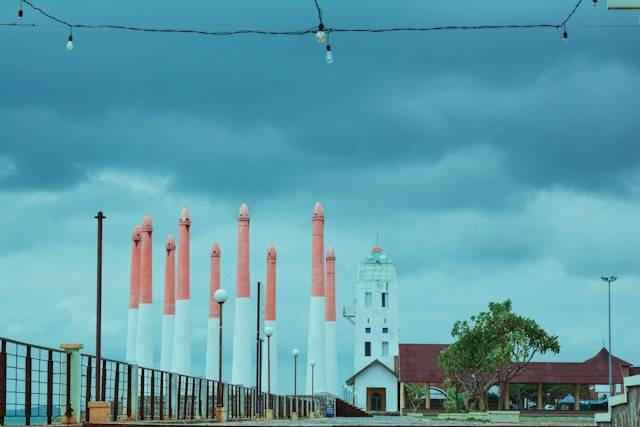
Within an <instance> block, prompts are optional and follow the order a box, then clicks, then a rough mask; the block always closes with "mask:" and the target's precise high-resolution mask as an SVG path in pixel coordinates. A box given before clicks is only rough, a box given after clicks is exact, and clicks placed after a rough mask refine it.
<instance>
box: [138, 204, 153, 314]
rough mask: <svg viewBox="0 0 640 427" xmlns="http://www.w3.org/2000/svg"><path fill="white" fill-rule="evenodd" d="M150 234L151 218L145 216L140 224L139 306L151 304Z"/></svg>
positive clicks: (151, 244) (151, 228)
mask: <svg viewBox="0 0 640 427" xmlns="http://www.w3.org/2000/svg"><path fill="white" fill-rule="evenodd" d="M152 233H153V225H152V224H151V217H150V216H149V215H147V216H145V217H144V222H143V224H142V239H141V241H140V242H141V243H140V246H141V247H140V304H151V303H152V302H153V285H152V270H153V268H152V266H153V264H152V251H151V249H152V247H153V241H152V239H151V234H152Z"/></svg>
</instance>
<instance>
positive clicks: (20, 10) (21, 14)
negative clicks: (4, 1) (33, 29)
mask: <svg viewBox="0 0 640 427" xmlns="http://www.w3.org/2000/svg"><path fill="white" fill-rule="evenodd" d="M23 15H24V12H23V11H22V0H20V9H18V19H22V16H23Z"/></svg>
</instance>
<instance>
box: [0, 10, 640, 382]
mask: <svg viewBox="0 0 640 427" xmlns="http://www.w3.org/2000/svg"><path fill="white" fill-rule="evenodd" d="M35 4H37V5H39V6H40V7H42V8H44V9H45V10H47V11H48V12H50V13H53V14H55V15H57V16H61V17H64V18H65V19H68V20H69V21H71V22H74V23H94V24H97V23H114V24H122V25H139V26H162V27H195V28H203V29H227V28H244V27H259V28H287V29H300V28H303V29H304V28H310V27H313V26H315V25H317V17H316V12H315V8H314V6H313V2H312V1H296V2H293V1H281V0H272V1H254V0H236V1H226V2H222V1H218V2H203V1H184V2H180V3H179V4H178V3H175V2H152V1H149V0H143V1H139V2H135V3H132V2H124V1H115V2H114V1H108V2H107V1H103V0H98V1H92V2H90V3H87V2H83V1H79V0H68V1H64V2H60V1H53V0H36V1H35ZM320 4H321V6H322V7H323V10H324V18H325V23H326V25H327V26H329V27H332V26H333V27H363V26H368V27H377V26H385V27H390V26H428V25H458V24H459V25H478V24H511V23H518V24H526V23H532V22H536V23H537V22H551V23H556V22H561V21H562V19H563V18H564V16H566V15H567V13H568V12H569V11H570V10H571V8H572V7H573V6H574V4H575V2H574V1H573V0H552V1H551V0H539V1H527V2H513V1H508V0H487V1H483V2H478V1H475V0H459V1H455V2H452V1H447V0H432V1H429V2H424V1H418V0H408V1H404V2H402V4H401V5H400V4H398V3H397V2H380V1H364V0H355V1H350V2H340V1H336V0H320ZM18 5H19V2H18V1H17V0H15V1H7V0H5V1H2V2H0V22H14V21H15V19H16V18H15V17H16V12H17V8H18ZM24 10H25V17H24V21H25V22H27V23H31V22H37V23H47V24H50V22H49V21H46V20H45V19H44V18H42V17H40V16H37V15H36V13H35V12H34V11H33V10H31V9H30V8H29V7H26V6H25V7H24ZM639 16H640V13H638V12H619V11H617V12H614V11H607V9H606V5H605V2H604V1H600V2H599V3H598V6H597V7H596V8H593V7H592V6H591V2H590V1H586V0H585V1H584V2H583V4H582V5H581V6H580V7H579V8H578V10H577V12H576V14H575V16H574V18H573V20H572V21H571V23H570V24H569V26H568V28H567V30H568V33H569V40H568V42H563V40H562V30H556V29H545V30H526V31H525V30H500V31H475V32H454V31H444V32H431V33H395V34H345V33H333V34H330V42H331V45H332V47H333V52H334V57H335V62H334V63H333V64H331V65H327V64H325V63H324V48H323V46H321V45H318V44H317V43H316V42H315V40H314V39H313V35H306V36H300V37H276V36H237V37H229V38H213V37H203V36H194V35H176V34H169V35H167V34H148V33H130V32H122V31H105V30H82V29H76V30H74V34H73V35H74V45H75V48H74V49H73V51H70V52H69V51H67V50H66V49H65V44H66V41H67V36H68V30H67V29H65V28H61V27H55V26H52V27H44V28H38V29H34V28H11V27H0V55H1V57H2V66H1V67H0V88H1V93H2V96H0V218H1V219H2V221H0V235H1V236H2V245H0V272H1V275H2V276H1V280H0V313H2V316H0V336H3V337H7V338H12V339H17V340H21V341H27V342H32V343H36V344H41V345H47V346H54V347H57V346H58V345H59V344H60V343H63V342H81V343H84V345H85V348H86V351H88V352H93V350H94V347H95V346H94V343H95V341H94V339H95V338H94V328H95V298H96V297H95V283H96V255H95V251H96V221H95V220H94V219H93V217H94V215H95V214H96V212H97V211H98V210H99V209H102V210H103V211H104V212H105V214H106V216H107V219H106V220H105V224H104V270H103V271H104V276H103V290H104V295H103V304H104V305H103V354H104V355H105V356H107V357H111V358H115V359H121V360H123V359H124V357H125V339H126V318H127V317H126V316H127V308H128V296H129V264H130V245H131V240H130V237H131V230H132V228H133V226H134V225H136V224H139V223H141V221H142V219H143V217H144V215H146V214H149V215H151V216H152V218H153V223H154V234H153V238H154V246H153V250H154V260H153V269H154V270H153V271H154V276H153V292H154V295H153V298H154V313H155V316H156V319H157V325H158V329H157V331H156V337H155V338H156V339H155V346H156V348H155V349H156V360H158V361H159V348H160V322H161V319H160V318H161V308H162V289H163V272H164V265H163V262H164V261H163V256H162V251H163V245H164V240H165V238H166V237H167V235H169V234H173V235H174V236H176V237H177V232H178V217H179V215H180V211H181V210H182V208H183V207H187V208H188V209H189V212H190V213H191V218H192V226H191V236H192V240H191V295H192V306H191V307H192V312H191V325H192V328H193V335H192V341H191V342H192V353H193V358H192V365H193V371H194V372H193V373H194V374H203V373H204V353H205V339H206V319H207V304H208V287H209V262H210V258H209V251H210V249H211V246H212V244H213V242H219V244H220V247H221V251H222V258H221V269H222V286H223V287H224V288H226V289H227V290H228V291H229V293H230V300H229V304H227V305H226V306H225V316H226V317H225V319H229V320H228V321H226V322H225V327H226V330H225V345H224V346H225V348H226V349H227V350H228V351H227V353H226V354H225V360H224V366H225V371H226V372H227V373H228V374H230V372H231V369H230V366H231V348H232V347H231V336H232V333H231V332H232V326H233V306H234V303H233V299H234V298H233V296H234V294H235V268H236V257H235V253H236V251H237V241H236V231H237V228H236V215H237V211H238V208H239V207H240V204H241V203H242V202H246V203H247V204H248V206H249V210H250V213H251V255H250V256H251V282H252V284H253V286H254V289H255V282H256V281H258V280H262V281H264V279H265V272H266V249H267V246H268V245H269V244H270V243H273V244H274V245H275V246H276V248H277V253H278V260H277V263H278V264H277V266H278V296H277V303H278V318H279V322H280V324H281V327H280V329H279V346H280V349H279V355H278V362H279V364H280V366H281V367H280V369H279V375H280V378H279V381H280V383H281V384H282V385H283V387H285V389H286V388H287V387H290V386H291V381H292V380H291V375H289V374H290V372H289V369H290V368H291V356H290V351H291V349H292V348H293V347H299V348H300V349H301V351H302V361H303V362H304V361H305V356H306V349H305V347H306V341H307V340H306V332H307V317H308V309H309V291H310V286H311V285H310V280H311V214H312V210H313V206H314V204H315V202H316V201H320V202H321V203H322V204H323V206H324V212H325V216H326V221H325V242H326V244H327V245H329V244H330V245H333V246H334V248H335V253H336V258H337V259H336V282H337V305H338V312H339V313H340V312H341V307H343V306H348V305H350V303H351V301H352V299H353V297H354V289H355V284H356V270H357V264H358V262H360V261H361V260H362V259H364V257H365V256H366V255H367V254H368V253H369V251H370V249H371V247H372V246H374V245H375V242H376V235H379V241H380V246H382V247H383V248H384V250H385V252H386V253H387V255H388V256H389V257H390V258H391V259H392V260H393V261H394V262H395V264H396V268H397V274H398V287H399V289H400V295H399V298H400V300H399V304H400V313H401V315H400V325H399V328H400V340H401V342H404V343H448V342H451V336H450V332H451V327H452V325H453V323H454V322H455V321H456V320H461V319H467V318H469V317H470V316H471V315H473V314H475V313H477V312H479V311H481V310H484V309H486V307H487V304H488V303H489V302H490V301H502V300H505V299H511V300H512V301H513V308H514V311H516V312H517V313H520V314H523V315H526V316H529V317H531V318H533V319H535V320H536V321H538V322H539V324H540V325H541V326H542V327H543V328H545V329H546V330H547V331H548V332H549V333H551V334H554V335H558V337H559V341H560V344H561V352H560V354H559V355H557V356H548V355H545V356H543V357H539V358H537V359H538V360H558V361H581V360H584V359H587V358H589V357H591V356H592V355H594V354H595V353H596V352H597V351H598V350H599V349H600V348H601V347H602V345H603V342H604V340H605V339H606V337H607V288H606V284H604V283H603V282H602V281H601V280H600V276H602V275H610V274H615V275H617V276H618V277H619V279H618V281H617V282H615V284H614V285H613V287H612V291H611V298H612V329H613V344H612V345H613V352H614V354H616V355H617V356H619V357H621V358H623V359H626V360H628V361H630V362H632V363H635V364H638V363H640V355H639V354H638V349H639V347H638V343H639V342H640V330H639V329H638V328H637V327H634V326H633V325H637V324H638V323H639V322H640V311H638V301H639V300H640V286H639V285H640V263H639V261H640V254H639V253H638V250H637V242H638V241H640V227H638V219H639V218H640V199H639V195H640V184H639V182H640V181H639V180H640V146H639V145H638V134H639V131H640V109H638V107H637V102H638V99H639V95H640V80H639V79H638V78H637V76H638V73H639V72H640V38H639V37H640V36H639V34H640V33H639V32H640V26H639V25H638V18H639ZM609 24H616V25H628V26H629V27H625V28H614V29H611V28H584V27H585V26H594V25H609ZM254 295H255V292H254ZM337 328H338V331H339V333H338V340H339V346H338V348H339V350H340V352H339V380H340V382H343V381H344V380H345V379H346V378H348V377H349V376H350V375H351V374H352V368H353V366H352V363H353V362H352V361H353V358H352V348H353V329H352V328H353V326H352V325H351V324H350V323H349V322H348V321H346V320H345V319H344V318H339V319H338V323H337ZM226 377H227V375H225V378H226Z"/></svg>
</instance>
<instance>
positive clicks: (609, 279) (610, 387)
mask: <svg viewBox="0 0 640 427" xmlns="http://www.w3.org/2000/svg"><path fill="white" fill-rule="evenodd" d="M601 279H602V280H603V281H605V282H607V284H608V285H609V397H611V396H613V380H612V375H611V284H612V283H613V282H615V281H616V280H618V278H617V277H616V276H609V277H606V276H602V277H601Z"/></svg>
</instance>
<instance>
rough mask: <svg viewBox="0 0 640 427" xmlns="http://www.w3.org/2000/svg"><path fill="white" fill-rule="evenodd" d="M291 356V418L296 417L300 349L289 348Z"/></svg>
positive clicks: (295, 418)
mask: <svg viewBox="0 0 640 427" xmlns="http://www.w3.org/2000/svg"><path fill="white" fill-rule="evenodd" d="M291 355H292V356H293V411H292V412H291V419H294V420H297V419H298V356H299V355H300V350H298V349H297V348H294V349H293V350H291Z"/></svg>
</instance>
